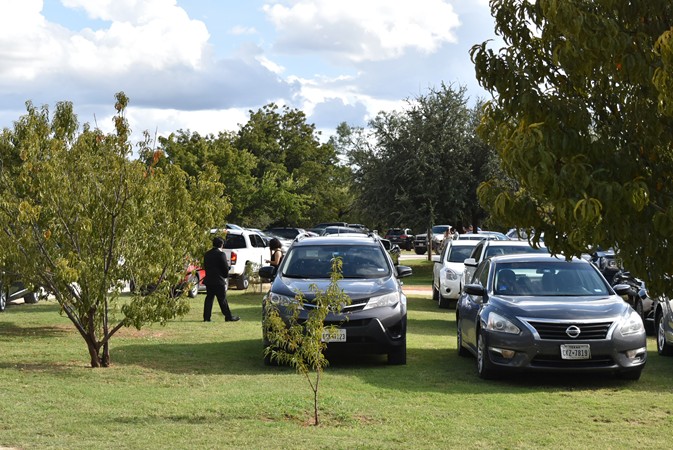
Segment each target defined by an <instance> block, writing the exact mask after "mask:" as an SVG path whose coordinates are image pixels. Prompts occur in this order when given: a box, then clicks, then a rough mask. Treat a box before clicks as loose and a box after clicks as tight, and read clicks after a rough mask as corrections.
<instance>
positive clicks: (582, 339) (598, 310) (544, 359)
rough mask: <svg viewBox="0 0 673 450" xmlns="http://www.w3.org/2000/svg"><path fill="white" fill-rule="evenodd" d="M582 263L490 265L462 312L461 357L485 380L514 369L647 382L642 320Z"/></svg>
mask: <svg viewBox="0 0 673 450" xmlns="http://www.w3.org/2000/svg"><path fill="white" fill-rule="evenodd" d="M628 289H629V287H628V286H627V285H617V286H614V287H611V286H610V285H609V284H608V282H607V281H606V280H605V278H604V277H603V276H602V275H601V274H600V272H599V271H598V270H597V269H596V268H595V267H594V266H593V265H592V264H590V263H589V262H587V261H584V260H581V259H573V260H571V261H566V260H564V259H558V258H556V257H553V256H549V255H537V254H525V255H508V256H497V257H493V258H490V259H487V260H485V261H483V262H482V263H481V264H480V265H479V266H478V267H477V270H476V272H475V273H474V276H473V278H472V280H471V282H470V284H467V285H466V286H465V288H464V290H463V293H462V295H461V297H460V299H459V302H458V306H457V308H456V324H457V339H458V353H459V354H460V355H461V356H466V355H469V354H470V353H471V354H474V355H475V356H476V357H477V371H478V373H479V376H480V377H482V378H493V377H495V376H496V375H497V374H498V372H502V371H507V370H509V371H512V370H528V371H556V372H559V371H561V372H563V371H572V372H610V373H615V374H616V375H618V376H620V377H622V378H625V379H630V380H637V379H639V378H640V373H641V371H642V369H643V367H644V366H645V362H646V360H647V348H646V336H645V328H644V326H643V321H642V319H641V318H640V316H639V315H638V314H637V313H636V312H635V311H634V310H633V309H632V308H631V307H630V306H629V305H628V304H627V303H625V302H624V300H623V299H622V298H621V297H620V295H623V294H624V292H626V291H627V290H628Z"/></svg>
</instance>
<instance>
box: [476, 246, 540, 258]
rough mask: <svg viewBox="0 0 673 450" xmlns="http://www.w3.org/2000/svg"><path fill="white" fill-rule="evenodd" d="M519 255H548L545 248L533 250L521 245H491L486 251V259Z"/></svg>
mask: <svg viewBox="0 0 673 450" xmlns="http://www.w3.org/2000/svg"><path fill="white" fill-rule="evenodd" d="M517 253H548V250H547V249H546V248H545V247H540V248H533V247H529V246H525V247H524V246H520V245H509V246H508V245H490V246H489V247H488V248H487V249H486V258H490V257H491V256H497V255H513V254H517Z"/></svg>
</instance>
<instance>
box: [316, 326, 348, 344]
mask: <svg viewBox="0 0 673 450" xmlns="http://www.w3.org/2000/svg"><path fill="white" fill-rule="evenodd" d="M322 341H323V342H346V330H345V329H343V328H336V329H334V330H325V331H323V333H322Z"/></svg>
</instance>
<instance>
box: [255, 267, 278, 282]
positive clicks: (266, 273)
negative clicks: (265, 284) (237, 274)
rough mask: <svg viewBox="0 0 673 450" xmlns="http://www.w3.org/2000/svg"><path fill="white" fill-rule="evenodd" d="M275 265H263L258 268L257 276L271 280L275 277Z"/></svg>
mask: <svg viewBox="0 0 673 450" xmlns="http://www.w3.org/2000/svg"><path fill="white" fill-rule="evenodd" d="M277 270H278V268H277V267H274V266H264V267H262V268H260V269H259V277H260V278H262V279H265V280H273V279H274V278H276V271H277Z"/></svg>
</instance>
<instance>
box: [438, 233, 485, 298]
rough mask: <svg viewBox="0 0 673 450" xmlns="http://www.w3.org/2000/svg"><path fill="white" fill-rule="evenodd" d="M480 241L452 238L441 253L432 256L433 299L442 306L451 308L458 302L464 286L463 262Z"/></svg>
mask: <svg viewBox="0 0 673 450" xmlns="http://www.w3.org/2000/svg"><path fill="white" fill-rule="evenodd" d="M478 242H479V241H477V240H472V239H458V240H451V241H449V243H448V245H446V246H445V247H444V249H443V250H442V253H441V254H440V255H435V256H433V257H432V260H433V261H434V266H433V268H432V299H433V300H436V301H437V304H438V305H439V307H440V308H449V307H451V304H453V305H454V306H455V304H456V303H457V301H458V298H459V297H460V291H461V290H462V288H463V286H462V279H463V270H465V264H463V262H464V261H465V260H466V259H467V258H469V257H470V254H471V253H472V250H473V249H474V247H475V246H476V245H477V243H478Z"/></svg>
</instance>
